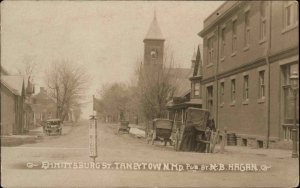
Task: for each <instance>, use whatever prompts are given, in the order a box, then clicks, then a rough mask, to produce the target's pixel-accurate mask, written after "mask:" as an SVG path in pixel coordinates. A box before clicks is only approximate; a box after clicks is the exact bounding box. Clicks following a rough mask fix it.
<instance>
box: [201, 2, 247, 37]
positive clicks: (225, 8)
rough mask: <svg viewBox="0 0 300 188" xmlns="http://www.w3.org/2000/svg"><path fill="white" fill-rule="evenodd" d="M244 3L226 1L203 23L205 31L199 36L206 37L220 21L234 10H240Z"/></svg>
mask: <svg viewBox="0 0 300 188" xmlns="http://www.w3.org/2000/svg"><path fill="white" fill-rule="evenodd" d="M242 2H243V1H225V2H224V3H222V4H221V5H220V6H219V7H218V8H217V9H216V10H215V11H214V12H212V13H211V14H210V15H209V16H208V17H207V18H206V19H205V20H204V22H203V27H204V28H203V29H202V30H201V31H200V32H199V33H198V35H199V36H201V37H204V35H205V33H206V32H207V31H208V30H209V29H210V28H211V27H212V26H213V25H214V24H216V23H217V22H218V21H219V20H221V19H222V18H224V17H225V16H226V15H228V14H229V13H230V12H231V11H232V10H233V9H234V8H239V7H238V6H237V5H240V4H241V3H242Z"/></svg>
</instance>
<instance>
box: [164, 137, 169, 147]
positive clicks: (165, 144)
mask: <svg viewBox="0 0 300 188" xmlns="http://www.w3.org/2000/svg"><path fill="white" fill-rule="evenodd" d="M167 142H168V140H167V138H165V139H164V146H167Z"/></svg>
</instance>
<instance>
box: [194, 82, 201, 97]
mask: <svg viewBox="0 0 300 188" xmlns="http://www.w3.org/2000/svg"><path fill="white" fill-rule="evenodd" d="M194 95H195V96H199V95H200V83H195V89H194Z"/></svg>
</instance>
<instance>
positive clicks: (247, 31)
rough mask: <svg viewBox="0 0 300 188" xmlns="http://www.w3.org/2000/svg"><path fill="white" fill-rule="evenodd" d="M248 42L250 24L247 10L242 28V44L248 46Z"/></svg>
mask: <svg viewBox="0 0 300 188" xmlns="http://www.w3.org/2000/svg"><path fill="white" fill-rule="evenodd" d="M249 43H250V24H249V11H246V12H245V28H244V46H245V47H248V46H249Z"/></svg>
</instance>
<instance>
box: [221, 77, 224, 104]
mask: <svg viewBox="0 0 300 188" xmlns="http://www.w3.org/2000/svg"><path fill="white" fill-rule="evenodd" d="M224 86H225V85H224V82H221V83H220V103H221V105H222V104H224Z"/></svg>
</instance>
